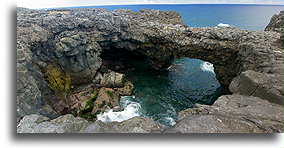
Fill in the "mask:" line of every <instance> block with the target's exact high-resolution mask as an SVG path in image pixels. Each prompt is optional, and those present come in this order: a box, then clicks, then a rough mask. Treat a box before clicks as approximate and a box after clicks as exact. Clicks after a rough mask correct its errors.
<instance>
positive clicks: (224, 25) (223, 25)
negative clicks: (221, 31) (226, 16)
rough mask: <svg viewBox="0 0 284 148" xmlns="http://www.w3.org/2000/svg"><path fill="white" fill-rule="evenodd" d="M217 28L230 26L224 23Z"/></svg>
mask: <svg viewBox="0 0 284 148" xmlns="http://www.w3.org/2000/svg"><path fill="white" fill-rule="evenodd" d="M217 27H230V25H229V24H223V23H220V24H218V25H217Z"/></svg>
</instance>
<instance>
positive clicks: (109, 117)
mask: <svg viewBox="0 0 284 148" xmlns="http://www.w3.org/2000/svg"><path fill="white" fill-rule="evenodd" d="M129 97H134V96H123V97H121V106H122V107H123V108H124V109H123V110H122V111H119V112H115V111H113V110H112V109H111V110H108V111H106V112H104V113H100V114H99V115H97V119H98V120H101V121H102V122H104V123H107V122H114V121H117V122H122V121H124V120H128V119H130V118H133V117H136V116H139V115H140V114H139V110H140V108H141V106H140V104H139V103H137V102H132V101H130V100H129V99H128V98H129Z"/></svg>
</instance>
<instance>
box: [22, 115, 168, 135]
mask: <svg viewBox="0 0 284 148" xmlns="http://www.w3.org/2000/svg"><path fill="white" fill-rule="evenodd" d="M164 130H165V127H164V126H163V125H160V124H158V123H156V122H154V121H153V120H151V119H146V118H141V117H134V118H131V119H129V120H127V121H123V122H113V123H103V122H101V121H96V122H88V121H87V120H85V119H82V118H80V117H74V116H73V115H71V114H67V115H64V116H60V117H58V118H56V119H53V120H50V119H49V118H47V117H44V116H42V115H36V114H32V115H28V116H25V117H24V118H23V119H22V120H21V122H20V123H19V124H18V126H17V133H161V132H163V131H164Z"/></svg>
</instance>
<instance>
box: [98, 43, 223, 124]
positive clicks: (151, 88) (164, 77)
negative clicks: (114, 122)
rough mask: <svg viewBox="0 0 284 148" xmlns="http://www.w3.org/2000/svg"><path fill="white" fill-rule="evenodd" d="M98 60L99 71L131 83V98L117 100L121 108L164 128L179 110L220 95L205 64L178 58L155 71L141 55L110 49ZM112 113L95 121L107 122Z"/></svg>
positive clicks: (205, 102)
mask: <svg viewBox="0 0 284 148" xmlns="http://www.w3.org/2000/svg"><path fill="white" fill-rule="evenodd" d="M101 58H102V59H103V64H102V67H101V69H100V70H101V71H102V72H105V71H107V70H108V69H110V70H113V71H116V72H119V73H123V74H125V75H126V78H127V79H128V80H129V81H131V82H132V83H133V84H134V88H135V89H134V94H133V96H123V97H121V99H120V104H121V106H122V107H123V108H124V109H125V108H128V109H129V108H131V109H130V110H132V111H133V113H131V114H133V115H139V116H142V117H146V118H151V119H154V120H155V121H157V122H159V123H161V124H164V125H167V126H173V125H174V124H175V123H176V120H177V117H178V112H179V111H182V110H185V109H187V108H191V107H194V106H195V104H206V105H212V104H213V103H214V102H215V101H216V100H217V98H218V97H219V96H220V95H221V85H220V83H219V82H218V80H217V78H216V74H215V73H214V67H213V64H211V63H209V62H205V61H202V60H199V59H191V58H187V57H180V58H176V59H174V60H173V62H172V63H171V65H170V66H169V67H168V68H164V69H155V68H152V66H151V62H149V59H148V58H147V57H146V56H144V55H143V54H142V53H139V52H137V51H135V52H133V51H130V50H127V49H119V48H114V47H112V48H110V49H104V50H103V52H102V53H101ZM112 113H113V112H108V113H106V114H104V115H103V116H102V115H100V116H99V118H100V119H101V120H103V121H106V122H111V121H107V120H108V116H113V115H112ZM113 114H114V115H117V113H113Z"/></svg>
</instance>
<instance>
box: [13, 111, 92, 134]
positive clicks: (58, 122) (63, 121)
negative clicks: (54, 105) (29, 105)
mask: <svg viewBox="0 0 284 148" xmlns="http://www.w3.org/2000/svg"><path fill="white" fill-rule="evenodd" d="M89 124H90V123H89V122H88V121H87V120H84V119H82V118H80V117H74V116H73V115H70V114H68V115H64V116H60V117H58V118H56V119H53V120H50V119H49V118H47V117H44V116H42V115H36V114H32V115H28V116H25V117H24V118H23V119H22V120H21V122H20V123H19V124H18V126H17V133H79V132H80V131H82V130H83V129H85V128H86V127H87V126H88V125H89Z"/></svg>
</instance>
